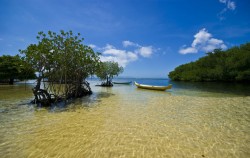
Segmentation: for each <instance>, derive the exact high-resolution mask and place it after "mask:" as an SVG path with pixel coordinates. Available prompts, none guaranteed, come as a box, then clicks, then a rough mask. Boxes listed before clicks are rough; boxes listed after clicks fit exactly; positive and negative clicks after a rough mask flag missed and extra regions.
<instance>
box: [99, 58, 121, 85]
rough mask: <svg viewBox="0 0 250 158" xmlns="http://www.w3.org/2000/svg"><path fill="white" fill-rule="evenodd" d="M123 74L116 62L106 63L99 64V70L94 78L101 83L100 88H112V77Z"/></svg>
mask: <svg viewBox="0 0 250 158" xmlns="http://www.w3.org/2000/svg"><path fill="white" fill-rule="evenodd" d="M122 72H123V67H121V66H119V65H118V63H117V62H114V61H106V62H102V63H101V64H100V68H99V69H98V71H97V72H96V76H97V77H99V78H100V79H101V80H102V81H103V82H102V84H101V86H104V87H112V86H113V84H112V79H113V77H114V76H118V75H119V74H120V73H122Z"/></svg>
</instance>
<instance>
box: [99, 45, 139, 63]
mask: <svg viewBox="0 0 250 158" xmlns="http://www.w3.org/2000/svg"><path fill="white" fill-rule="evenodd" d="M103 49H104V51H103V52H102V56H101V57H100V60H101V61H114V62H118V64H119V65H120V66H122V67H126V66H127V64H128V63H130V62H132V61H136V60H137V59H138V56H137V54H135V53H133V52H131V51H126V50H121V49H116V48H115V47H114V46H112V45H110V44H107V45H106V46H105V47H104V48H103Z"/></svg>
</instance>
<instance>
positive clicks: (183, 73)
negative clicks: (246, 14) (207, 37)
mask: <svg viewBox="0 0 250 158" xmlns="http://www.w3.org/2000/svg"><path fill="white" fill-rule="evenodd" d="M168 76H169V78H170V79H171V80H174V81H237V82H247V81H250V43H246V44H243V45H241V46H239V47H233V48H231V49H228V50H226V51H223V50H221V49H215V50H214V51H213V52H208V53H207V55H206V56H205V57H202V58H200V59H198V60H197V61H195V62H190V63H187V64H183V65H180V66H178V67H176V68H175V70H174V71H172V72H170V73H169V75H168Z"/></svg>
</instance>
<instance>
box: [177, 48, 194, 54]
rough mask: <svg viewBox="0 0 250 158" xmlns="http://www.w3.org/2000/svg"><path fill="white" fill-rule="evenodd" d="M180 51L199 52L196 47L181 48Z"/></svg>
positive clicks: (184, 52)
mask: <svg viewBox="0 0 250 158" xmlns="http://www.w3.org/2000/svg"><path fill="white" fill-rule="evenodd" d="M179 53H181V54H188V53H197V49H196V48H194V47H187V48H182V49H180V50H179Z"/></svg>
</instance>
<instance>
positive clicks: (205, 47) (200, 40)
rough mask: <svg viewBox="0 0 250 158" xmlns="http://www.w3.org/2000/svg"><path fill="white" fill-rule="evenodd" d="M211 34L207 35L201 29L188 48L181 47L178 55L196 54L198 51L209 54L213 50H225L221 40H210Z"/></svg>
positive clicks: (206, 32)
mask: <svg viewBox="0 0 250 158" xmlns="http://www.w3.org/2000/svg"><path fill="white" fill-rule="evenodd" d="M212 37H213V36H212V34H211V33H209V32H208V31H207V30H206V29H205V28H203V29H201V30H200V31H199V32H198V33H197V34H195V35H194V40H193V42H192V45H191V46H190V47H186V46H183V47H182V48H181V49H180V50H179V53H181V54H188V53H197V52H198V51H204V52H211V51H213V50H214V49H218V48H221V49H226V48H227V46H226V45H225V44H224V42H223V40H220V39H216V38H212Z"/></svg>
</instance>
